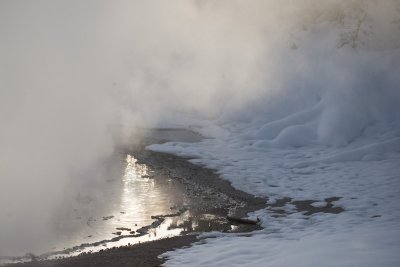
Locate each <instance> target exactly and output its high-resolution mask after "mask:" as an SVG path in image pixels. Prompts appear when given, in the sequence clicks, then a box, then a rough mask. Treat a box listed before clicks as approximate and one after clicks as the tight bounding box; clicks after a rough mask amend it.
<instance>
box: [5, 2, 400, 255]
mask: <svg viewBox="0 0 400 267" xmlns="http://www.w3.org/2000/svg"><path fill="white" fill-rule="evenodd" d="M399 14H400V5H399V2H398V1H395V0H393V1H391V0H387V1H374V0H370V1H360V0H352V1H345V0H343V1H340V0H338V1H324V2H323V3H322V2H321V1H316V0H303V1H289V0H287V1H284V2H279V3H277V2H276V1H263V0H252V1H246V3H245V2H243V1H238V0H231V1H228V0H222V1H211V0H189V1H188V0H174V1H168V2H166V1H156V0H154V1H122V0H120V1H112V2H111V1H95V0H85V1H18V0H17V1H15V0H5V1H2V2H1V3H0V36H1V42H0V123H1V131H0V213H1V214H2V215H1V219H0V248H5V247H6V246H10V240H12V241H13V243H15V246H18V245H19V243H21V242H22V243H29V242H28V241H30V242H32V243H33V244H35V242H38V240H39V239H40V237H41V236H42V235H43V233H45V232H46V227H47V222H48V220H49V217H50V216H51V214H52V213H53V212H54V210H56V209H58V208H59V207H60V205H62V204H63V203H62V202H63V201H64V200H65V195H67V196H68V195H73V192H74V191H75V190H77V188H74V185H75V186H76V184H81V183H80V181H81V180H85V179H87V180H88V181H89V184H90V181H91V179H94V178H93V177H91V174H90V172H89V173H88V172H87V170H90V169H96V167H95V166H97V165H98V164H100V163H101V164H102V162H103V161H102V160H103V159H105V158H107V157H108V156H110V155H111V154H112V153H113V151H114V147H115V145H116V143H119V142H121V140H122V139H123V138H127V137H129V138H130V140H131V141H132V139H137V138H140V136H139V135H138V134H137V135H135V129H136V128H138V127H150V128H151V127H158V126H159V125H164V124H167V123H173V122H174V121H179V119H180V118H179V116H182V114H183V115H190V116H193V117H196V118H201V119H207V120H213V121H216V122H217V123H219V124H225V123H229V122H235V121H239V122H240V121H245V122H246V121H260V123H258V125H259V133H258V138H264V139H267V140H269V139H273V138H275V137H276V136H277V135H278V134H279V131H278V132H276V133H272V132H271V131H272V130H271V129H272V128H271V125H270V124H269V123H270V122H271V121H276V120H279V119H282V118H285V117H287V116H290V115H291V114H296V113H298V112H302V111H307V110H312V112H311V113H312V114H311V113H310V114H311V115H310V116H306V118H304V119H302V123H306V122H310V123H309V125H308V126H307V127H309V128H307V129H308V130H307V131H310V133H309V134H307V138H306V140H305V141H304V140H303V141H302V143H301V145H306V144H307V143H319V144H323V145H334V146H343V145H347V144H348V143H350V142H351V141H352V140H353V139H354V138H356V137H357V136H359V135H360V134H361V133H362V132H363V130H364V129H365V128H366V127H367V126H369V125H373V124H379V125H380V124H387V125H392V127H394V128H395V129H396V130H398V129H399V119H400V118H399V116H400V113H399V112H398V106H399V104H400V90H399V88H398V87H399V84H400V80H399V79H400V78H399V77H400V68H399V67H400V66H399V64H400V63H399V62H400V61H399V60H398V59H399V58H400V52H399V51H400V50H399V47H400V40H399V38H398V36H400V15H399ZM393 125H394V126H393ZM273 128H274V129H276V127H273ZM128 141H129V140H128ZM82 173H85V175H80V174H82ZM92 176H95V175H94V174H93V175H92ZM96 177H97V176H96ZM99 179H100V178H99ZM76 181H78V182H76ZM6 244H7V245H6ZM0 252H1V251H0Z"/></svg>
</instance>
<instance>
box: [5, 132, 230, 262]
mask: <svg viewBox="0 0 400 267" xmlns="http://www.w3.org/2000/svg"><path fill="white" fill-rule="evenodd" d="M171 131H172V132H171ZM174 133H177V130H163V131H160V132H155V134H153V136H152V138H158V139H160V138H163V139H165V136H167V137H168V136H169V137H168V138H172V137H175V138H176V136H184V137H185V138H187V140H190V138H189V137H190V135H188V134H187V133H181V134H180V135H179V134H178V135H177V134H174ZM157 135H159V136H158V137H155V136H157ZM188 136H189V137H188ZM195 137H196V138H198V136H195ZM179 138H181V137H179ZM116 158H117V160H115V162H114V163H113V164H114V165H115V166H113V167H116V168H121V169H122V170H123V171H120V172H116V173H121V175H115V172H111V173H112V174H111V175H110V176H109V177H108V178H107V179H105V180H104V181H103V182H101V183H97V184H96V185H93V187H96V188H95V190H90V188H82V190H79V191H78V192H77V193H76V195H75V197H74V201H73V202H72V203H73V205H71V202H68V203H66V204H65V207H61V208H60V209H59V211H58V212H56V213H55V214H54V216H53V219H52V221H51V222H50V225H49V227H48V228H49V235H48V236H46V237H43V238H44V240H45V242H41V243H40V244H41V245H39V243H38V245H37V246H35V247H34V248H31V249H30V250H29V251H24V252H21V254H20V255H24V254H25V253H27V254H25V255H24V256H18V257H13V258H12V257H3V258H2V261H0V263H10V262H21V261H28V260H31V259H33V258H36V257H38V258H40V259H52V258H57V257H65V256H75V255H78V254H80V253H83V252H96V251H100V250H102V249H106V248H112V247H119V246H124V245H129V244H136V243H140V242H146V241H152V240H156V239H160V238H165V237H171V236H177V235H180V234H185V233H190V232H203V231H211V230H219V231H229V230H231V229H233V228H232V226H230V225H229V224H228V223H227V221H226V220H225V217H224V216H222V215H221V214H212V213H208V212H207V210H206V209H204V208H201V210H202V211H201V212H199V211H198V209H195V208H194V207H195V206H199V205H201V204H200V203H202V205H203V206H205V207H211V206H212V204H211V205H210V203H204V200H203V199H208V201H210V202H214V203H225V202H226V203H228V202H229V201H227V199H226V198H224V196H223V195H222V194H220V193H218V194H217V193H215V192H212V191H210V190H209V189H207V190H205V189H204V188H196V187H195V186H193V185H190V184H187V183H185V182H183V181H182V180H179V179H172V178H170V177H168V176H166V175H165V173H163V172H161V171H159V170H157V169H152V168H150V167H149V166H147V165H145V164H140V163H138V161H137V159H136V158H135V156H134V155H132V154H122V155H117V156H116ZM207 194H208V197H204V196H207Z"/></svg>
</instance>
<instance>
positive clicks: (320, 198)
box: [148, 118, 400, 266]
mask: <svg viewBox="0 0 400 267" xmlns="http://www.w3.org/2000/svg"><path fill="white" fill-rule="evenodd" d="M285 120H287V118H285ZM279 122H282V120H280V121H275V122H273V123H270V124H269V125H275V126H274V127H277V126H276V125H279V124H280V123H279ZM252 126H254V125H251V124H250V123H249V124H247V125H246V124H241V125H236V126H234V125H232V124H228V125H225V127H218V126H215V125H209V126H208V127H207V126H204V127H202V128H199V131H200V132H203V133H204V134H207V133H208V134H211V133H213V134H214V136H213V137H214V138H211V139H206V140H204V141H202V142H201V143H197V144H193V143H191V144H188V143H176V142H170V143H166V144H163V145H151V146H150V147H148V148H149V149H151V150H156V151H162V152H168V153H174V154H178V155H182V156H190V157H193V158H194V159H192V160H191V161H192V162H194V163H197V164H202V165H205V166H207V167H209V168H213V169H216V170H218V172H219V173H220V174H221V176H222V177H223V178H224V179H227V180H229V181H231V182H232V184H233V186H235V187H236V188H240V189H242V190H244V191H246V192H249V193H252V194H255V195H258V196H265V197H268V198H269V202H273V201H275V200H276V199H279V198H282V197H291V198H293V199H295V200H315V201H316V202H315V203H313V205H314V206H325V204H326V202H325V199H326V198H329V197H340V198H341V199H340V200H338V201H336V202H334V205H335V206H339V207H342V208H344V209H345V211H344V212H342V213H340V214H328V213H316V214H313V215H311V216H305V215H304V214H302V213H300V212H295V210H294V207H293V205H290V204H289V205H286V206H285V210H286V211H287V212H288V213H290V215H288V216H283V217H279V218H275V217H272V216H271V214H272V213H271V212H273V211H272V210H269V209H265V210H259V211H257V212H255V213H254V214H250V217H256V216H258V217H259V218H261V220H262V223H263V226H264V227H265V229H264V230H262V231H259V232H257V233H254V235H252V236H251V237H247V236H246V237H245V236H237V235H232V234H226V235H221V234H219V235H218V238H210V239H206V240H205V242H200V243H198V244H196V245H195V246H193V247H192V248H188V249H181V250H178V251H176V252H170V253H167V254H165V255H164V256H167V257H168V261H167V264H166V265H167V266H235V265H236V266H243V265H246V266H399V264H400V256H399V255H400V254H399V253H400V210H399V204H398V203H399V200H400V135H399V132H398V131H396V130H395V129H396V128H394V129H392V130H388V129H383V128H382V127H376V126H373V127H370V128H367V129H366V130H365V131H364V132H363V134H362V135H361V136H360V137H359V138H357V139H356V140H354V141H353V142H351V143H350V144H349V145H347V146H344V147H331V146H326V145H322V144H309V145H306V146H302V147H293V146H291V141H292V140H293V139H296V138H299V135H300V134H301V132H296V134H295V136H294V137H291V138H288V140H287V141H285V142H282V141H279V140H280V139H282V135H284V134H285V132H287V131H289V130H288V128H289V129H290V127H292V126H287V127H285V128H284V129H282V130H281V131H280V132H279V131H277V132H278V133H279V134H278V136H277V137H275V138H274V139H272V141H271V140H270V141H269V142H270V143H275V142H278V141H279V142H281V144H280V146H275V145H273V144H268V145H267V144H266V141H265V140H263V141H262V140H260V139H257V136H259V132H260V131H258V132H257V131H256V130H254V131H253V130H252ZM266 128H267V127H266V126H264V127H263V129H262V130H261V131H265V129H266ZM244 132H245V133H246V135H244V134H243V133H244ZM300 137H301V136H300Z"/></svg>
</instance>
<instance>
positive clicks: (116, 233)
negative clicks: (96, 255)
mask: <svg viewBox="0 0 400 267" xmlns="http://www.w3.org/2000/svg"><path fill="white" fill-rule="evenodd" d="M121 234H122V232H121V231H117V232H115V233H113V235H121Z"/></svg>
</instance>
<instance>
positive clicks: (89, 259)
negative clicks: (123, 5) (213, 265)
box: [6, 139, 267, 266]
mask: <svg viewBox="0 0 400 267" xmlns="http://www.w3.org/2000/svg"><path fill="white" fill-rule="evenodd" d="M155 141H156V142H160V140H154V139H153V140H150V139H149V140H147V141H146V142H145V143H142V144H140V145H136V146H134V145H132V146H130V147H128V146H124V148H123V149H121V150H122V151H123V152H124V153H127V154H135V156H136V157H137V159H138V162H139V163H142V164H146V165H148V166H150V167H152V168H154V169H156V170H157V171H159V172H161V173H163V174H165V176H166V177H169V178H170V179H173V180H178V181H179V182H181V183H183V184H185V185H186V187H187V188H188V190H189V191H190V192H191V197H193V198H194V199H195V201H196V202H199V205H197V206H196V207H195V208H196V209H198V210H199V212H209V213H214V214H218V215H220V216H221V217H224V218H225V217H226V216H228V215H233V216H237V217H244V216H246V214H247V213H249V212H252V211H255V210H259V209H262V208H264V207H266V201H267V200H266V199H264V198H257V197H254V196H253V195H250V194H247V193H245V192H242V191H239V190H237V189H235V188H233V187H232V186H231V184H230V183H229V182H228V181H225V180H222V179H221V178H220V177H219V176H218V175H217V174H216V173H215V172H214V171H212V170H210V169H207V168H204V167H202V166H198V165H195V164H193V163H190V162H189V161H188V159H187V158H182V157H178V156H175V155H171V154H165V153H159V152H153V151H148V150H146V149H145V147H146V145H148V144H150V143H154V142H155ZM214 196H215V199H217V200H218V201H221V199H222V201H226V203H219V204H221V205H218V203H216V205H209V203H210V202H212V201H213V199H211V198H214ZM215 199H214V202H215ZM202 202H203V203H202ZM238 203H241V204H240V205H238ZM161 216H163V215H161ZM156 219H157V218H156ZM228 223H229V222H227V224H228ZM256 229H260V226H258V225H256V226H248V225H243V226H239V227H238V228H237V229H236V231H237V232H248V231H252V230H256ZM236 231H235V232H236ZM197 236H198V234H196V233H189V234H183V235H179V236H176V237H171V238H165V239H159V240H155V241H150V242H146V243H139V244H134V245H130V246H124V247H118V248H111V249H105V250H102V251H100V252H96V253H83V254H81V255H78V256H74V257H68V258H62V259H55V260H43V261H31V262H26V263H17V264H10V265H6V266H158V265H160V264H162V263H163V262H165V259H160V258H159V257H158V256H159V255H161V254H163V253H164V252H167V251H170V250H174V249H177V248H181V247H184V246H188V245H190V244H192V243H194V242H196V241H198V239H197Z"/></svg>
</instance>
